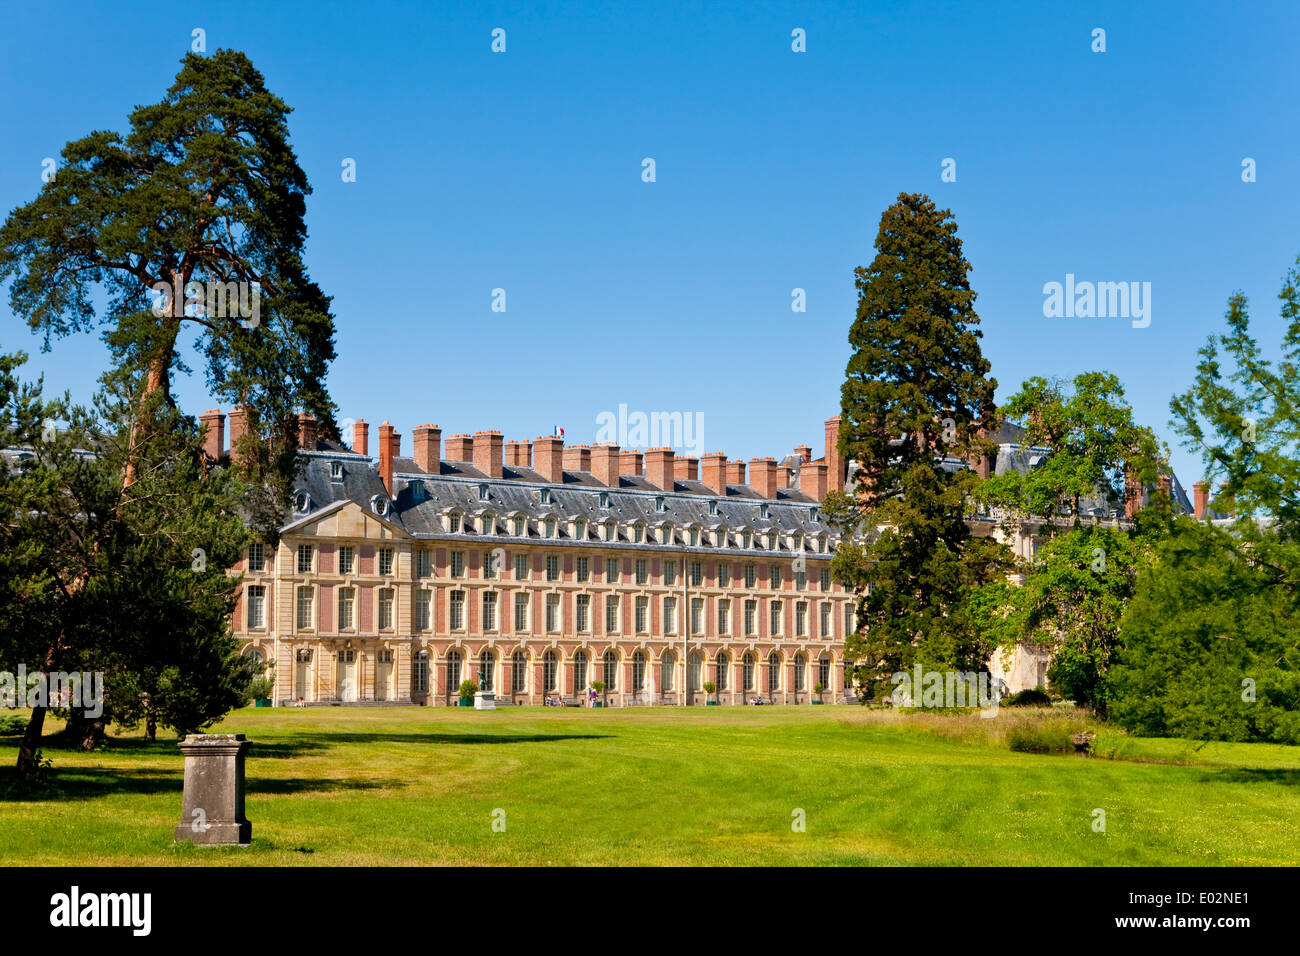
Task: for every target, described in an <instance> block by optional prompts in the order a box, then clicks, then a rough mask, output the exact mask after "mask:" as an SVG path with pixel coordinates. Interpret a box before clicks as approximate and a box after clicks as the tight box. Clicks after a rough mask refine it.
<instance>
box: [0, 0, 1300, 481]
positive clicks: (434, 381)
mask: <svg viewBox="0 0 1300 956" xmlns="http://www.w3.org/2000/svg"><path fill="white" fill-rule="evenodd" d="M883 7H884V5H883V4H881V5H877V4H853V5H837V4H771V3H755V4H744V5H736V6H734V7H725V8H724V7H721V6H717V5H708V6H705V5H678V4H672V3H654V4H642V5H623V4H617V5H610V4H590V5H578V4H564V5H560V4H529V5H524V4H480V5H474V6H472V7H471V6H467V5H461V4H456V5H452V4H384V3H370V4H364V5H363V4H357V5H332V6H331V7H330V8H328V9H320V8H319V6H318V5H317V4H307V3H303V4H259V3H231V2H225V3H220V4H186V5H178V4H174V3H173V4H163V3H157V4H132V3H117V4H112V5H91V4H83V5H68V4H59V3H53V4H42V5H39V6H37V5H31V4H25V5H14V6H11V7H10V8H9V9H8V10H6V13H5V20H6V28H5V30H4V31H3V33H0V129H3V130H4V147H3V149H2V150H0V207H3V209H4V210H5V211H7V210H10V209H12V208H14V207H15V206H17V205H19V204H21V203H24V202H26V201H28V200H29V199H30V198H31V197H32V196H34V195H35V193H36V191H37V190H38V188H39V186H40V175H41V162H42V159H43V158H44V157H47V156H57V155H58V154H59V151H60V149H61V148H62V146H63V144H64V143H65V142H66V141H67V140H69V139H73V138H76V137H79V136H82V135H84V134H85V133H87V132H89V131H90V130H92V129H103V128H112V129H119V130H124V129H125V128H126V116H127V114H128V113H129V111H130V110H131V109H132V108H133V107H134V106H136V105H138V104H144V103H151V102H156V101H157V100H158V99H159V98H160V97H161V96H162V94H163V91H164V90H165V89H166V87H167V86H168V85H169V84H170V82H171V80H172V78H173V77H174V75H175V73H176V71H177V69H178V68H179V64H178V60H179V59H180V57H181V56H182V55H183V54H184V53H185V51H186V50H187V49H188V48H189V46H190V43H191V40H192V34H191V31H192V29H194V28H196V27H200V28H202V29H204V30H205V31H206V42H207V48H208V50H210V51H211V50H215V49H216V48H218V47H234V48H237V49H240V50H243V51H244V52H246V53H247V54H248V55H249V56H250V57H251V58H252V60H253V62H254V64H255V65H256V66H257V67H258V68H259V69H260V70H261V71H262V73H263V74H264V75H265V77H266V79H267V82H268V85H269V86H270V88H271V89H272V90H273V91H274V92H275V93H277V94H278V95H279V96H280V97H281V98H283V99H284V100H286V101H287V102H288V103H289V104H290V105H291V106H292V107H294V110H295V112H294V113H293V115H292V116H291V118H290V129H291V133H292V137H293V143H294V146H295V148H296V150H297V152H298V156H299V160H300V162H301V163H302V165H303V167H304V169H305V170H306V171H307V174H308V177H309V178H310V180H311V183H312V185H313V187H314V190H315V191H314V193H313V195H312V196H311V197H310V200H309V205H308V220H307V221H308V228H309V238H308V246H307V254H308V264H309V267H310V270H311V272H312V275H313V277H314V278H315V279H316V280H317V281H318V282H319V283H320V284H321V285H322V286H323V288H324V289H325V291H326V292H327V294H330V295H332V296H333V297H334V311H335V314H336V317H337V329H338V332H337V341H338V351H339V358H338V360H337V361H336V362H335V364H334V366H333V369H332V371H331V374H330V379H329V386H330V390H331V393H332V395H333V397H334V399H335V400H336V402H337V403H338V406H339V410H340V411H339V414H340V417H343V418H346V417H364V418H365V419H366V420H368V421H370V422H372V423H378V422H380V421H382V420H384V419H389V420H391V421H392V422H393V423H394V425H396V426H397V427H398V429H399V431H401V432H402V434H403V441H404V451H406V452H408V453H409V450H410V434H411V429H412V428H413V427H414V426H415V425H418V424H421V423H423V422H426V421H427V422H434V423H437V424H439V425H441V426H442V427H443V429H444V434H450V433H454V432H473V431H475V430H478V429H483V428H498V429H501V430H502V431H503V432H504V433H505V436H506V437H507V438H508V439H513V438H532V437H533V436H536V435H539V434H547V433H549V431H550V429H551V426H552V425H555V424H559V425H562V426H563V427H564V428H565V430H566V440H567V441H569V442H589V441H591V440H593V439H594V438H595V437H596V430H597V426H596V421H597V416H598V415H599V414H600V413H601V412H602V411H610V410H616V409H617V408H618V407H619V405H620V404H626V405H627V406H628V408H629V409H630V410H644V411H658V410H668V411H682V412H688V413H700V414H702V415H703V422H704V442H703V443H704V445H705V446H706V450H710V451H712V450H720V451H724V452H726V453H727V454H728V455H730V456H732V457H743V458H746V459H748V458H750V457H752V456H758V455H781V454H784V453H787V452H788V451H789V450H790V449H792V448H793V447H794V446H795V445H796V444H798V443H801V442H806V443H808V444H810V445H812V446H813V449H814V454H815V455H820V454H821V453H822V422H823V421H824V420H825V419H826V418H827V417H828V416H830V415H831V414H834V413H835V412H836V411H837V409H838V404H839V388H840V383H841V382H842V379H843V372H844V365H845V362H846V360H847V358H848V354H849V350H848V344H847V340H846V335H847V332H848V328H849V325H850V324H851V322H852V320H853V317H854V313H855V308H856V292H855V289H854V285H853V269H854V268H855V267H856V266H858V265H863V264H866V263H867V262H869V261H870V259H871V258H872V256H873V250H872V241H873V239H874V237H875V234H876V230H877V226H878V222H879V217H880V213H881V211H882V210H883V209H884V208H885V207H886V206H888V205H889V204H890V203H891V202H892V201H893V200H894V198H895V197H896V196H897V194H898V193H899V192H900V191H909V192H911V191H922V192H926V193H929V194H930V195H931V196H932V197H934V199H935V200H936V201H937V202H938V203H939V204H940V205H941V206H945V207H948V208H951V209H952V210H953V212H954V214H955V215H956V218H957V221H958V224H959V227H960V235H961V237H962V238H963V240H964V242H965V251H966V254H967V257H968V258H969V259H970V261H971V262H972V264H973V265H974V270H973V272H972V284H973V287H974V288H975V290H976V291H977V292H978V293H979V299H978V301H977V303H976V306H977V309H978V311H979V313H980V315H981V317H982V319H983V330H984V336H985V337H984V348H985V354H986V355H987V356H988V357H989V359H990V361H991V362H992V365H993V374H994V375H995V377H996V378H997V379H998V382H999V390H998V397H999V399H1004V398H1006V397H1007V396H1008V395H1010V394H1011V392H1012V391H1014V390H1015V388H1016V386H1017V385H1018V384H1019V383H1020V382H1021V381H1022V380H1023V379H1024V378H1026V377H1028V376H1031V375H1046V376H1067V377H1068V376H1072V375H1074V374H1076V373H1078V372H1080V371H1085V370H1093V369H1104V370H1109V371H1113V372H1115V373H1116V374H1117V375H1119V377H1120V378H1121V379H1122V381H1123V382H1124V383H1125V385H1126V387H1127V389H1128V393H1129V397H1130V399H1131V400H1132V403H1133V405H1134V407H1135V409H1136V410H1137V413H1138V416H1139V418H1140V419H1141V420H1143V421H1144V422H1146V423H1148V424H1151V425H1153V426H1154V427H1156V428H1157V430H1158V431H1159V432H1160V433H1161V434H1162V436H1163V437H1165V438H1166V439H1167V440H1169V441H1170V443H1171V444H1174V445H1175V448H1174V451H1175V458H1174V463H1175V466H1176V469H1177V471H1178V474H1179V477H1180V478H1181V479H1182V480H1183V482H1184V483H1185V484H1187V485H1189V486H1190V484H1191V482H1192V481H1194V480H1195V479H1196V478H1197V477H1198V476H1199V473H1200V463H1199V461H1198V460H1197V459H1196V458H1194V457H1193V456H1192V455H1190V454H1188V453H1187V452H1185V451H1183V450H1181V449H1179V448H1178V447H1177V445H1176V443H1175V436H1174V435H1173V434H1172V432H1171V431H1170V430H1169V429H1168V427H1167V425H1166V423H1167V420H1168V418H1169V412H1168V401H1169V398H1170V396H1171V395H1172V394H1173V393H1174V392H1176V391H1179V390H1182V389H1183V388H1185V387H1186V386H1187V384H1188V383H1189V382H1190V380H1191V376H1192V374H1193V371H1194V367H1195V362H1196V350H1197V349H1198V348H1199V347H1200V346H1201V344H1202V343H1203V342H1204V340H1205V336H1206V335H1207V334H1208V333H1209V332H1211V331H1213V330H1215V329H1217V328H1219V327H1220V325H1221V320H1222V315H1223V312H1224V309H1225V304H1226V299H1227V297H1228V295H1229V294H1230V293H1232V292H1233V291H1234V290H1238V289H1239V290H1242V291H1244V292H1245V293H1246V294H1247V295H1248V296H1249V297H1250V299H1251V304H1252V312H1253V314H1254V317H1255V319H1256V321H1257V323H1258V332H1259V334H1260V337H1261V340H1262V341H1263V342H1264V343H1265V344H1266V346H1267V348H1269V349H1270V350H1275V349H1276V346H1277V343H1278V341H1279V338H1280V320H1279V318H1278V309H1277V301H1276V295H1277V292H1278V289H1279V288H1280V282H1281V278H1282V276H1283V274H1284V272H1285V271H1286V269H1287V268H1288V266H1289V265H1290V264H1291V263H1293V262H1294V261H1295V259H1296V256H1297V254H1300V215H1297V213H1300V191H1298V190H1297V188H1296V185H1297V183H1298V182H1300V133H1298V132H1297V124H1296V122H1295V115H1296V104H1297V102H1300V96H1298V95H1297V87H1298V85H1300V84H1298V83H1297V80H1300V58H1297V57H1296V56H1295V55H1294V49H1293V44H1294V38H1295V36H1296V35H1297V27H1300V6H1297V5H1296V4H1293V3H1277V4H1251V5H1249V6H1243V5H1237V4H1228V3H1224V4H1196V3H1179V4H1166V5H1156V4H1146V3H1144V4H1141V5H1133V4H1129V3H1116V4H1086V5H1085V4H1070V5H1064V4H1059V5H1058V4H1037V3H1025V4H1000V5H994V4H983V3H978V4H977V3H971V4H936V3H930V4H919V3H918V4H890V5H889V7H890V8H891V9H888V10H886V9H881V8H883ZM1048 7H1059V9H1048ZM1137 7H1140V9H1136V8H1137ZM497 27H500V28H503V29H505V30H506V44H507V46H506V52H505V53H504V54H494V53H493V52H491V49H490V44H491V32H492V30H493V29H494V28H497ZM1097 27H1101V28H1103V29H1105V30H1106V52H1105V53H1094V52H1092V50H1091V44H1092V31H1093V29H1094V28H1097ZM795 28H802V29H804V30H805V31H806V36H807V52H805V53H794V52H792V50H791V31H792V30H793V29H795ZM345 157H350V158H353V159H355V160H356V163H357V180H356V182H352V183H347V182H343V181H342V177H341V175H340V173H341V163H342V160H343V159H344V158H345ZM645 157H652V158H653V159H654V160H655V163H656V175H657V181H656V182H654V183H645V182H643V181H642V178H641V171H642V159H643V158H645ZM948 157H951V158H953V159H955V160H956V164H957V165H956V169H957V181H956V182H953V183H945V182H941V179H940V173H941V161H942V160H943V159H945V158H948ZM1245 157H1251V158H1253V159H1254V160H1255V161H1256V164H1257V176H1258V179H1257V181H1256V182H1253V183H1243V182H1242V179H1241V163H1242V160H1243V158H1245ZM1067 273H1073V274H1074V275H1075V276H1076V277H1077V278H1078V279H1079V280H1093V281H1138V282H1150V283H1151V287H1152V303H1151V306H1152V312H1151V318H1152V321H1151V324H1150V326H1149V327H1148V328H1145V329H1134V328H1132V327H1131V325H1130V323H1129V322H1128V321H1127V320H1124V319H1119V318H1110V319H1099V318H1091V319H1084V318H1069V319H1066V318H1050V319H1049V318H1045V317H1044V315H1043V299H1044V296H1043V291H1042V289H1043V285H1044V283H1046V282H1051V281H1058V282H1059V281H1063V280H1064V277H1065V275H1066V274H1067ZM796 287H798V288H803V289H805V290H806V295H807V311H806V312H805V313H802V314H796V313H793V312H792V311H791V290H792V289H794V288H796ZM495 288H503V289H505V290H506V306H507V310H506V312H505V313H494V312H492V311H491V302H492V290H493V289H495ZM0 348H4V349H6V350H10V349H15V348H23V349H26V350H27V351H29V352H31V353H32V354H33V361H32V363H31V365H30V366H29V371H31V370H34V371H40V372H43V373H44V374H45V376H46V382H47V385H49V386H51V387H53V388H54V389H56V390H62V389H64V388H68V389H71V390H72V392H73V394H74V396H75V397H77V398H83V399H84V398H88V397H89V395H90V394H91V391H92V389H93V386H94V378H95V376H96V375H97V374H98V371H99V370H100V369H102V368H103V366H104V364H105V362H106V354H105V352H104V350H103V347H102V345H101V344H100V343H99V341H98V340H97V339H96V338H95V337H94V336H92V335H84V336H80V337H77V338H70V339H64V340H61V341H55V342H54V344H53V350H52V351H51V352H50V353H48V354H40V352H39V348H40V340H39V339H38V338H36V337H35V336H33V335H31V334H30V333H29V331H28V330H27V329H26V327H25V326H24V325H23V324H22V323H21V322H20V321H19V320H18V319H16V318H15V317H14V316H13V315H11V314H10V313H9V312H8V309H7V296H6V298H5V300H4V303H3V304H0ZM177 392H178V395H179V398H180V400H181V402H182V404H183V405H184V407H185V408H186V409H187V410H190V411H192V412H195V413H197V412H198V411H201V410H202V409H204V408H206V407H209V405H210V404H211V400H210V399H209V398H208V396H207V390H206V388H205V387H204V383H203V380H202V376H201V375H198V374H196V375H195V376H193V377H192V378H190V379H188V380H181V381H180V382H179V383H178V389H177Z"/></svg>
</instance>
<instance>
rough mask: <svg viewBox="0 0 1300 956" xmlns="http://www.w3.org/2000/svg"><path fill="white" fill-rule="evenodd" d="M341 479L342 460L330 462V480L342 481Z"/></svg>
mask: <svg viewBox="0 0 1300 956" xmlns="http://www.w3.org/2000/svg"><path fill="white" fill-rule="evenodd" d="M342 480H343V462H341V461H332V462H330V481H342Z"/></svg>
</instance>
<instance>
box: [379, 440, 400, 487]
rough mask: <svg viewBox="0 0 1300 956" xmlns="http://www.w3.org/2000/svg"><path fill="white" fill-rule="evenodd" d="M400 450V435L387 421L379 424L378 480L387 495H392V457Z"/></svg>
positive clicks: (397, 454) (398, 453) (395, 456)
mask: <svg viewBox="0 0 1300 956" xmlns="http://www.w3.org/2000/svg"><path fill="white" fill-rule="evenodd" d="M401 451H402V436H401V435H399V434H397V430H396V429H394V428H393V426H392V425H390V424H389V423H388V422H384V423H383V424H382V425H380V426H379V480H380V481H382V482H383V483H384V490H385V491H387V492H388V497H390V498H392V497H393V459H394V458H397V457H398V456H399V455H400V454H401Z"/></svg>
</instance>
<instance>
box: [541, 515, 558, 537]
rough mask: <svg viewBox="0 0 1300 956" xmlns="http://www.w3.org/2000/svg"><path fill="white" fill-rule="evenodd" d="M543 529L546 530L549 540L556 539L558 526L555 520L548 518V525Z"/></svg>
mask: <svg viewBox="0 0 1300 956" xmlns="http://www.w3.org/2000/svg"><path fill="white" fill-rule="evenodd" d="M543 527H544V528H545V529H546V537H548V538H554V537H555V528H556V524H555V519H554V518H547V519H546V523H545V524H544V525H543Z"/></svg>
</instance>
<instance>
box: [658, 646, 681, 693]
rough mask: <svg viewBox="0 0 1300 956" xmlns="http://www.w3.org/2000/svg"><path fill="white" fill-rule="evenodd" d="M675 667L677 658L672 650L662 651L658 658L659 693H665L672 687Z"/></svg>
mask: <svg viewBox="0 0 1300 956" xmlns="http://www.w3.org/2000/svg"><path fill="white" fill-rule="evenodd" d="M676 669H677V658H676V656H674V654H673V652H672V651H664V655H663V657H661V658H659V693H661V694H666V693H668V692H669V691H671V690H672V689H673V672H674V671H675V670H676Z"/></svg>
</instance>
